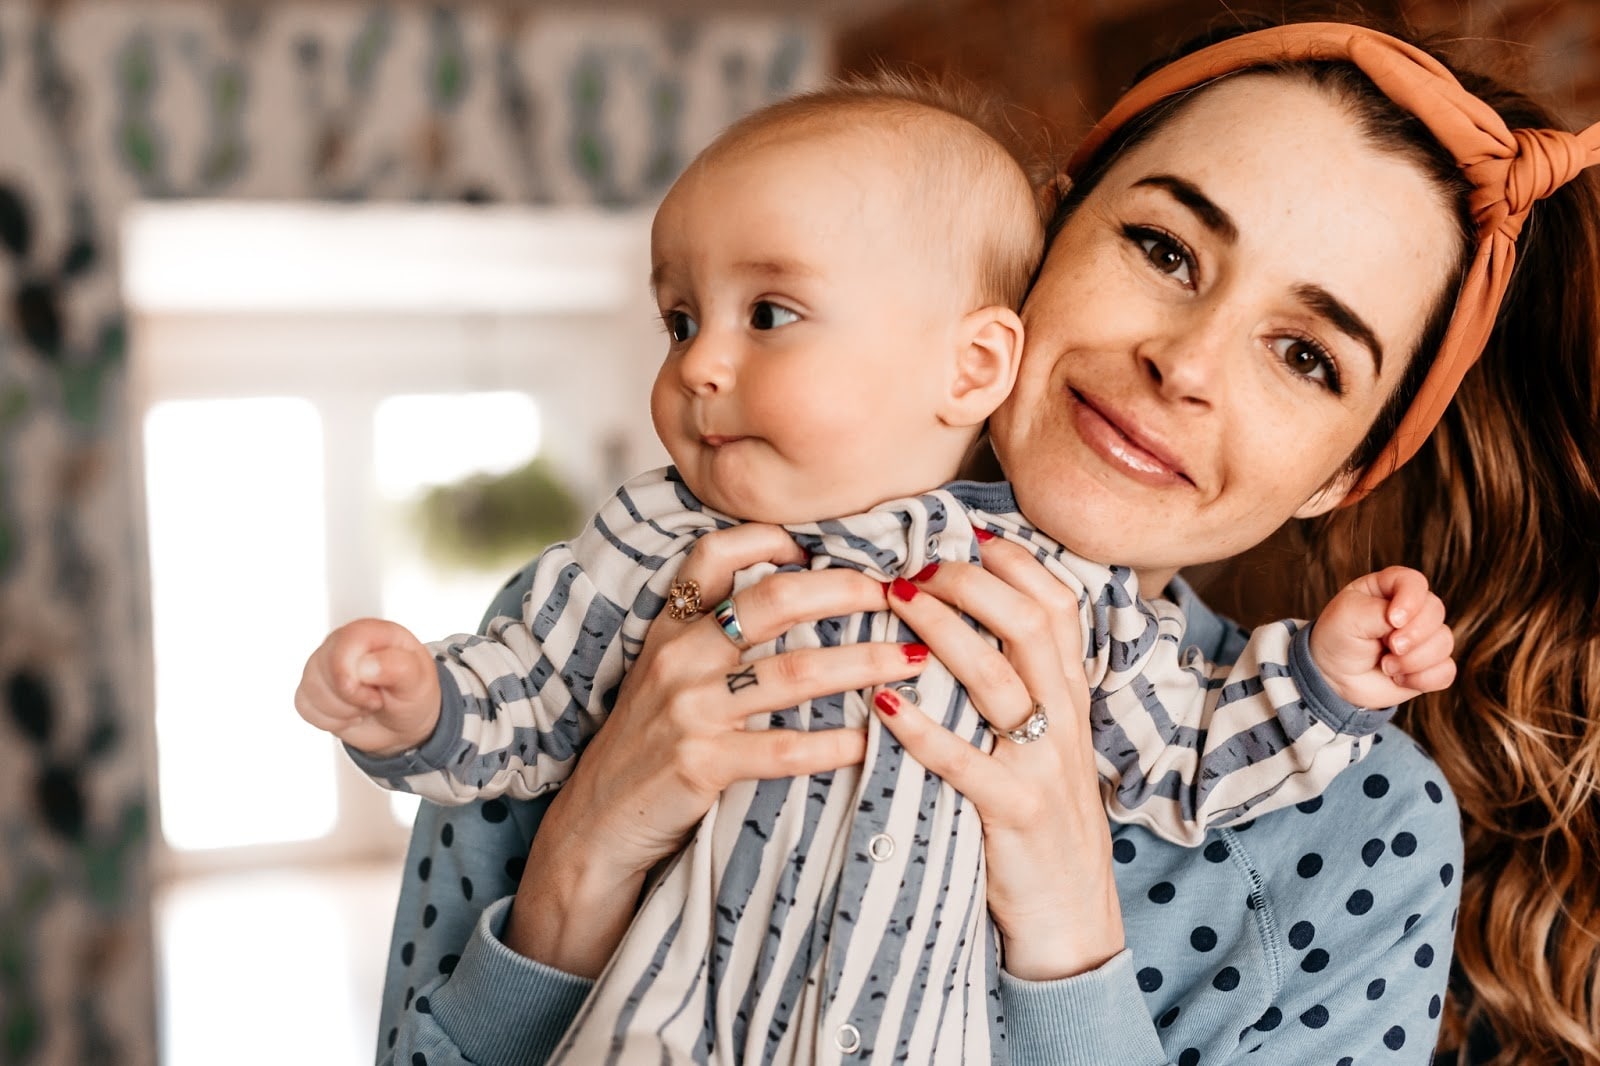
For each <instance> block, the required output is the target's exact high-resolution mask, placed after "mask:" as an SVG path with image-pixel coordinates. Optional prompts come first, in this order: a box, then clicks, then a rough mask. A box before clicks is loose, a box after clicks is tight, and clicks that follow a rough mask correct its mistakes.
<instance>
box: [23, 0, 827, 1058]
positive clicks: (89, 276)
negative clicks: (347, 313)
mask: <svg viewBox="0 0 1600 1066" xmlns="http://www.w3.org/2000/svg"><path fill="white" fill-rule="evenodd" d="M819 40H820V37H819V34H818V31H817V28H816V27H815V26H814V25H812V24H810V23H808V22H805V21H784V20H780V19H776V18H771V17H764V16H759V15H747V16H741V17H739V18H736V19H728V18H718V19H712V18H708V17H703V16H702V17H683V18H677V19H672V20H665V19H658V18H655V17H652V16H650V15H649V14H645V13H638V14H632V15H615V16H611V15H604V14H598V13H595V14H587V15H584V14H559V13H556V12H547V13H539V14H525V13H521V12H520V10H519V7H518V6H517V5H496V6H493V7H470V6H464V7H447V6H421V5H412V6H400V7H396V6H389V5H376V4H357V3H350V4H323V3H315V2H309V0H308V2H289V3H282V4H274V5H271V6H265V7H263V6H240V5H223V4H210V3H198V2H178V0H170V2H158V3H135V2H125V0H83V2H78V3H44V2H40V3H29V2H20V0H8V2H3V3H0V146H3V148H0V293H3V294H4V299H3V301H0V687H3V690H4V707H5V710H4V713H3V714H0V855H3V860H0V1062H5V1063H11V1064H18V1066H21V1064H33V1063H52V1064H54V1063H73V1064H79V1063H117V1064H119V1066H121V1064H138V1063H144V1062H151V1061H153V1060H154V1058H155V1050H154V1036H153V1030H154V1020H153V1019H154V1006H153V1002H152V996H153V993H152V988H153V986H154V981H153V978H152V973H153V964H152V959H151V953H150V929H149V918H148V902H149V866H148V859H147V849H148V844H149V841H150V837H151V833H152V829H153V824H154V809H153V796H152V790H151V783H150V781H149V779H148V769H149V766H150V761H149V758H148V755H147V753H148V751H149V749H150V745H151V738H150V722H151V707H150V698H151V697H150V692H151V680H150V665H149V661H148V660H149V632H148V619H147V614H148V610H147V602H146V594H145V587H144V582H145V578H144V556H143V545H142V543H141V540H140V535H139V532H138V530H139V525H138V516H137V515H136V512H135V508H136V505H137V494H136V493H135V491H134V484H133V470H132V468H131V464H130V463H129V462H128V461H127V459H126V453H127V448H128V441H129V433H130V426H129V424H128V418H127V415H126V411H125V400H126V381H127V373H128V368H127V366H126V365H125V353H126V351H127V340H126V337H127V325H126V322H125V318H124V314H123V310H122V308H121V306H120V303H119V279H118V268H117V263H118V246H117V232H118V230H117V227H118V220H119V217H120V216H121V215H122V213H123V211H124V210H125V209H126V208H127V207H128V206H129V205H130V204H132V203H134V202H135V201H137V200H140V199H168V198H177V197H185V198H190V197H235V198H271V199H279V198H306V197H310V198H317V199H325V200H354V199H373V198H381V199H387V200H397V201H438V200H458V201H468V202H479V201H516V202H524V203H585V204H608V205H623V204H630V203H638V202H648V201H649V200H650V199H652V198H654V197H655V196H657V195H659V193H660V192H661V191H662V190H663V189H664V187H665V185H666V183H668V182H669V181H670V179H671V178H672V177H673V176H674V175H675V174H676V172H677V170H678V169H679V167H680V166H681V165H682V164H683V163H684V162H685V161H686V160H687V158H688V157H689V156H690V155H692V154H693V152H694V151H695V150H696V149H697V148H698V146H699V145H700V144H702V143H704V141H705V140H706V139H708V138H709V136H710V135H711V134H712V133H713V132H714V131H715V130H716V129H717V128H719V127H720V126H721V125H723V124H724V123H725V122H726V121H728V120H729V119H730V118H732V117H734V116H736V115H738V114H740V113H742V112H743V111H745V110H747V109H748V108H750V107H752V106H754V105H756V104H759V103H761V102H763V101H765V100H767V99H769V98H771V97H773V96H775V95H779V94H782V93H783V92H784V91H785V90H787V89H789V88H791V87H793V86H796V85H799V84H803V83H805V82H808V81H813V80H815V78H816V77H817V75H818V72H819V67H820V64H821V63H822V62H823V61H824V58H825V57H824V55H823V49H822V48H821V47H820V46H819ZM239 254H248V250H247V249H240V250H239ZM216 577H217V581H218V584H219V585H221V586H224V587H228V588H230V589H231V590H234V591H235V592H236V593H237V594H238V595H239V596H241V597H247V596H248V577H249V574H248V569H247V568H245V567H244V566H241V569H240V571H239V572H237V573H232V574H218V575H216ZM288 696H289V694H288V693H285V704H284V706H285V713H289V711H288V708H289V702H288ZM264 1006H265V1005H264Z"/></svg>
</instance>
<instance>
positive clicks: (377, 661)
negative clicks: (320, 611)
mask: <svg viewBox="0 0 1600 1066" xmlns="http://www.w3.org/2000/svg"><path fill="white" fill-rule="evenodd" d="M294 706H295V710H297V711H299V712H300V717H302V718H304V719H305V720H306V721H308V722H310V723H311V724H312V725H314V726H316V727H317V728H318V729H324V730H327V731H328V732H330V733H332V734H333V735H334V736H336V737H338V738H339V739H340V740H342V741H344V742H345V743H346V744H349V745H350V746H351V747H353V748H356V749H358V750H360V751H364V752H367V753H368V754H370V755H378V756H383V755H394V754H398V753H399V752H402V751H407V750H409V749H411V748H415V747H418V746H419V745H421V744H422V743H423V742H424V741H426V740H427V739H428V737H430V736H432V734H433V729H434V726H435V725H437V724H438V721H439V677H438V673H437V671H436V670H435V667H434V663H433V656H432V655H431V654H429V652H428V649H427V648H426V647H425V646H424V645H423V643H422V642H421V641H420V640H418V639H417V638H416V637H415V636H413V635H412V633H411V631H410V630H408V629H406V628H405V627H404V626H400V625H396V624H395V623H394V622H386V621H384V620H382V619H380V618H361V619H358V620H356V621H354V622H349V623H346V624H345V625H342V626H340V627H339V628H338V629H335V630H334V631H333V632H332V633H330V634H328V639H326V640H324V641H323V642H322V645H321V646H320V647H318V648H317V650H316V651H314V652H312V653H311V657H310V658H309V659H307V660H306V668H305V673H304V674H303V675H302V676H301V678H300V686H299V687H298V688H297V689H295V694H294Z"/></svg>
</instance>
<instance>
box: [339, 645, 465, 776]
mask: <svg viewBox="0 0 1600 1066" xmlns="http://www.w3.org/2000/svg"><path fill="white" fill-rule="evenodd" d="M434 668H435V669H437V670H438V671H439V721H438V722H437V723H435V725H434V727H433V735H432V736H430V737H429V738H428V739H427V740H425V741H424V742H423V743H422V746H421V747H416V748H412V749H411V750H410V751H403V752H401V753H400V754H399V755H385V756H381V757H379V756H374V755H368V754H367V753H366V752H364V751H357V750H356V749H355V748H352V747H351V746H350V745H348V744H346V745H345V746H344V750H345V753H346V754H347V755H349V756H350V761H351V762H353V763H355V764H356V769H358V770H360V771H361V772H362V773H364V774H366V775H367V776H368V777H371V778H374V779H376V780H379V781H386V782H389V783H390V784H391V786H392V785H396V784H399V783H401V782H403V781H404V780H405V779H406V778H408V777H411V776H413V775H415V774H429V773H435V772H437V771H439V770H443V769H444V768H445V767H446V766H448V765H450V760H451V759H452V758H453V757H454V756H455V753H456V751H457V748H458V746H459V745H460V743H461V732H462V723H463V721H464V720H465V719H466V701H465V700H464V699H462V697H461V687H460V686H459V685H457V684H456V679H455V677H454V676H453V675H452V674H451V673H450V671H449V670H447V669H445V666H444V664H443V663H441V662H435V663H434ZM407 791H409V790H407Z"/></svg>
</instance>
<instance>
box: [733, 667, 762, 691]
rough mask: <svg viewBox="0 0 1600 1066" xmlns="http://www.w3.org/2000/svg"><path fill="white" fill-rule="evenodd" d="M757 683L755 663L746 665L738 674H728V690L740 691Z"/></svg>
mask: <svg viewBox="0 0 1600 1066" xmlns="http://www.w3.org/2000/svg"><path fill="white" fill-rule="evenodd" d="M756 684H757V681H756V668H755V664H753V663H752V664H751V665H749V666H746V667H745V668H744V669H743V670H740V671H739V672H738V673H736V674H729V675H728V691H729V692H740V691H742V690H744V689H747V688H751V687H753V686H754V685H756Z"/></svg>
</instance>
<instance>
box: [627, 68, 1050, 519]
mask: <svg viewBox="0 0 1600 1066" xmlns="http://www.w3.org/2000/svg"><path fill="white" fill-rule="evenodd" d="M986 121H987V120H985V119H984V118H983V117H982V113H981V111H976V110H972V109H969V108H967V107H966V106H965V105H964V104H963V103H962V102H961V101H960V99H959V98H958V97H956V96H955V95H953V94H951V93H948V92H946V91H945V90H941V89H938V88H934V87H926V86H922V85H920V84H917V83H913V82H909V81H905V80H898V79H888V78H876V79H872V80H870V81H861V82H850V83H844V84H841V85H838V86H836V87H833V88H829V89H823V90H820V91H818V92H814V93H808V94H805V95H802V96H799V97H795V98H791V99H789V100H785V101H783V102H781V103H778V104H775V105H773V106H771V107H768V108H765V109H763V110H761V111H758V112H756V113H754V114H752V115H750V116H748V117H746V118H745V119H743V120H741V121H740V122H738V123H736V124H735V125H734V126H733V127H731V128H730V129H729V130H728V131H727V132H725V133H724V134H723V135H722V136H721V137H719V138H718V139H717V140H716V141H715V142H713V143H712V144H711V146H710V147H708V148H707V149H706V150H705V151H704V152H702V153H701V154H700V155H699V157H697V158H696V159H695V161H694V162H693V163H691V164H690V165H689V167H688V169H687V170H686V171H685V172H684V174H683V175H682V176H681V177H680V178H679V179H678V181H677V182H676V183H675V184H674V185H673V186H672V188H671V190H669V191H668V193H667V196H666V199H665V200H664V201H663V202H662V205H661V208H660V210H659V211H658V212H657V213H656V218H655V225H654V227H653V229H652V231H651V285H652V288H653V289H654V291H655V295H656V299H657V303H658V305H659V307H660V309H661V317H662V322H663V324H664V326H665V328H666V331H667V334H668V344H669V347H668V352H667V357H666V360H665V361H664V362H663V364H662V366H661V370H660V372H659V373H658V374H657V376H656V383H655V389H654V392H653V394H652V397H651V405H650V406H651V413H652V416H653V417H654V420H655V427H656V432H657V434H658V435H659V436H660V438H661V441H662V443H663V444H665V445H666V448H667V451H668V453H669V454H670V455H671V456H672V459H673V462H674V463H675V464H676V465H677V467H678V470H679V472H680V473H681V474H682V475H683V477H684V480H685V482H686V483H687V484H688V486H689V488H690V489H692V490H693V491H694V493H695V494H696V495H697V496H699V497H700V498H701V499H702V500H704V501H705V502H706V503H708V504H710V505H711V506H712V507H715V508H716V509H718V510H720V511H723V512H725V513H727V514H730V515H732V516H734V517H737V518H743V519H749V520H755V521H767V522H804V521H814V520H819V519H824V518H832V517H836V516H839V515H844V514H852V513H856V512H859V511H864V510H866V509H868V508H870V507H872V506H873V505H875V504H878V503H881V502H883V501H885V500H889V499H894V498H896V497H900V496H908V495H914V494H916V493H918V492H921V491H924V490H926V489H929V488H932V487H934V486H937V485H939V484H941V483H943V482H945V481H948V480H949V479H950V478H952V477H953V476H954V475H955V472H956V469H957V467H958V466H959V465H960V462H961V459H962V457H963V455H964V454H965V453H966V451H967V450H968V448H969V447H970V446H971V444H972V442H973V440H974V439H975V437H976V436H977V434H978V432H979V430H980V429H981V428H982V426H983V423H984V420H985V419H986V418H987V417H988V416H989V414H990V413H991V412H992V411H993V410H994V409H995V408H996V407H997V406H999V404H1000V402H1001V401H1002V400H1003V399H1004V398H1005V396H1006V394H1007V393H1008V392H1009V391H1010V390H1011V385H1012V381H1013V380H1014V378H1015V374H1016V367H1017V361H1018V359H1019V357H1020V355H1021V350H1022V324H1021V322H1020V320H1019V319H1018V317H1017V313H1016V312H1017V308H1018V306H1019V305H1020V304H1021V302H1022V297H1023V295H1024V294H1025V292H1026V290H1027V287H1028V284H1029V282H1030V280H1031V279H1032V277H1033V271H1034V268H1035V267H1036V266H1037V263H1038V260H1039V256H1040V253H1041V250H1042V247H1043V242H1044V237H1043V227H1042V225H1041V221H1040V215H1039V209H1038V206H1037V203H1038V201H1037V199H1036V197H1035V195H1034V190H1033V187H1032V184H1031V182H1030V181H1029V178H1028V175H1027V172H1026V170H1025V169H1024V167H1023V166H1022V165H1021V164H1020V163H1019V162H1018V159H1017V157H1016V155H1015V154H1014V153H1013V152H1012V151H1011V150H1009V149H1008V148H1007V147H1005V145H1004V144H1002V142H1001V141H1000V140H999V139H997V137H996V136H994V135H992V134H990V133H988V132H986V131H985V129H984V128H983V125H982V123H984V122H986Z"/></svg>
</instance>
